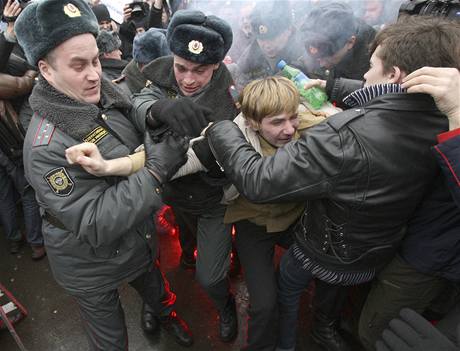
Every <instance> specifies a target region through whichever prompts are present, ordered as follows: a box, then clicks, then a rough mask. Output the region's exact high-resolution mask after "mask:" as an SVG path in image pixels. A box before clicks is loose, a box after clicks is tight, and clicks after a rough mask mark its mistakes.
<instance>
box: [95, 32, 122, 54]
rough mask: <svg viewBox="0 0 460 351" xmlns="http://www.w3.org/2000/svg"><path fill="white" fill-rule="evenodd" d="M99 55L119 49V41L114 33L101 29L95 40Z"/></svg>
mask: <svg viewBox="0 0 460 351" xmlns="http://www.w3.org/2000/svg"><path fill="white" fill-rule="evenodd" d="M96 42H97V47H98V49H99V54H107V53H109V52H112V51H115V50H118V49H119V48H120V47H121V40H120V38H119V37H118V34H117V33H116V32H109V31H107V30H104V29H102V30H101V31H100V32H99V35H98V36H97V39H96Z"/></svg>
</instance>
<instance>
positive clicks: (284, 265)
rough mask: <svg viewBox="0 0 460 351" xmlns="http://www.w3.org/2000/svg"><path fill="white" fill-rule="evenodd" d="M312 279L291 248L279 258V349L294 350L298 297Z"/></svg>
mask: <svg viewBox="0 0 460 351" xmlns="http://www.w3.org/2000/svg"><path fill="white" fill-rule="evenodd" d="M312 279H313V275H312V273H311V272H310V271H309V270H306V269H304V268H303V267H302V264H301V262H300V261H299V260H297V259H296V258H295V257H294V256H293V254H292V246H291V247H290V248H289V249H288V250H287V251H286V253H285V254H284V255H283V257H282V258H281V262H280V273H279V277H278V289H279V290H278V302H279V318H280V319H279V326H280V327H279V328H280V329H279V339H278V347H279V348H281V349H288V350H289V349H294V348H295V344H296V337H297V324H298V323H297V322H298V313H299V302H300V297H301V295H302V293H303V291H304V290H305V288H307V287H308V285H309V284H310V282H311V281H312Z"/></svg>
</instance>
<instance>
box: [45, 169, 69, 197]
mask: <svg viewBox="0 0 460 351" xmlns="http://www.w3.org/2000/svg"><path fill="white" fill-rule="evenodd" d="M44 178H45V180H46V182H47V183H48V185H49V186H50V188H51V190H52V191H53V192H54V193H55V194H56V195H57V196H69V195H70V194H71V193H72V191H73V188H74V187H75V183H74V181H73V180H72V178H70V175H69V173H67V170H66V169H65V168H64V167H58V168H54V169H52V170H51V171H49V172H48V173H46V174H45V175H44Z"/></svg>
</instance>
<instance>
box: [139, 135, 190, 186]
mask: <svg viewBox="0 0 460 351" xmlns="http://www.w3.org/2000/svg"><path fill="white" fill-rule="evenodd" d="M144 149H145V167H147V169H148V170H149V171H150V173H152V175H153V176H154V177H155V178H156V179H157V180H158V181H159V182H160V184H164V183H166V182H167V181H168V180H169V179H171V177H172V176H173V175H174V174H176V172H177V171H178V170H179V168H180V167H181V166H182V165H183V164H184V163H185V162H187V150H188V140H187V139H185V138H183V137H180V136H173V135H171V134H169V135H167V136H166V137H165V138H164V139H163V140H162V141H161V142H160V143H158V144H154V143H153V141H152V138H151V137H150V134H149V133H148V132H146V133H145V137H144Z"/></svg>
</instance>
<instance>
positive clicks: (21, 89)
mask: <svg viewBox="0 0 460 351" xmlns="http://www.w3.org/2000/svg"><path fill="white" fill-rule="evenodd" d="M33 72H34V71H27V72H26V74H25V75H24V76H22V77H15V76H11V75H9V74H5V73H0V99H11V98H15V97H17V96H22V95H25V94H28V93H30V91H31V90H32V87H33V84H34V78H35V73H33Z"/></svg>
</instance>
